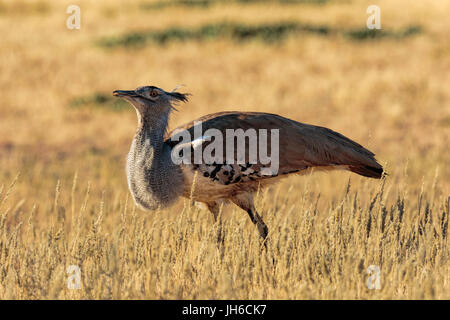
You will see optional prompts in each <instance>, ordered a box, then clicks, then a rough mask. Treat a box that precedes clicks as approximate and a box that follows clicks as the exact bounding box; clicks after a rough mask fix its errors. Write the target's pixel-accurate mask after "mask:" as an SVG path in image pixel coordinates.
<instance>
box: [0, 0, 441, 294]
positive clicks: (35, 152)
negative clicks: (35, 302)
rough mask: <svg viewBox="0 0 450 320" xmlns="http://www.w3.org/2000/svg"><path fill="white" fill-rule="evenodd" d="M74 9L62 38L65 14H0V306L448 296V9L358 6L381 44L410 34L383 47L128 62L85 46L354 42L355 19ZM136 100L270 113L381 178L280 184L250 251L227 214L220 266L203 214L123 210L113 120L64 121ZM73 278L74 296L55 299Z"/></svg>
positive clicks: (209, 53) (310, 13)
mask: <svg viewBox="0 0 450 320" xmlns="http://www.w3.org/2000/svg"><path fill="white" fill-rule="evenodd" d="M79 3H80V7H81V10H82V27H81V30H79V31H70V30H67V29H66V28H65V19H66V17H67V15H66V14H65V8H66V6H67V5H69V4H71V3H70V2H69V1H66V2H64V1H62V2H50V1H40V2H39V1H38V2H36V1H2V3H1V4H0V31H2V32H1V34H2V42H1V45H0V88H1V89H0V90H1V104H0V168H1V169H0V298H1V299H6V298H17V299H49V298H58V299H78V298H83V299H84V298H119V299H129V298H135V299H147V298H156V299H159V298H169V299H172V298H183V299H184V298H203V299H210V298H216V299H226V298H240V299H247V298H249V299H257V298H267V299H283V298H286V299H449V298H450V276H449V275H450V272H449V271H450V270H449V265H450V263H449V256H448V255H449V254H448V252H449V240H448V219H449V218H448V217H449V186H450V170H449V167H448V164H449V163H450V156H449V155H450V154H449V152H448V146H449V144H450V141H449V137H450V134H449V128H450V107H449V103H450V90H449V89H448V83H450V73H449V72H448V70H450V43H449V42H448V41H447V39H448V35H449V34H450V23H448V18H447V16H446V14H447V12H448V11H449V9H450V7H449V3H448V2H446V1H434V2H433V3H430V2H429V1H414V2H413V3H411V1H406V0H405V1H387V0H384V1H377V3H378V4H379V5H380V7H381V10H382V26H383V28H385V29H387V30H389V29H390V28H392V29H399V28H404V27H408V26H411V25H420V26H421V27H422V28H423V32H422V33H420V34H418V35H416V36H414V37H410V38H404V39H399V40H395V39H382V40H378V41H365V42H358V41H351V40H349V39H346V38H344V37H340V36H326V37H320V36H317V35H314V34H302V35H299V36H294V37H288V38H287V39H286V40H285V41H284V42H282V43H278V44H274V45H267V44H265V43H262V42H258V41H250V42H245V43H237V42H233V41H230V40H227V39H217V40H214V41H187V42H183V43H179V42H174V43H169V44H167V45H165V46H158V45H152V44H149V45H147V46H144V47H143V48H140V49H126V48H115V49H105V48H101V47H99V46H97V45H96V43H97V41H98V40H99V39H101V38H103V37H109V36H120V35H122V34H126V33H129V32H136V31H146V30H150V29H152V30H153V29H155V30H164V29H166V28H168V27H172V26H181V27H196V26H201V25H205V24H210V23H221V22H224V21H231V22H237V23H241V22H245V23H248V24H253V25H258V24H260V23H276V22H280V21H293V20H295V21H299V22H301V23H307V24H314V25H321V24H325V25H328V26H330V27H333V28H354V27H357V28H362V27H364V26H365V20H366V17H367V15H366V14H365V9H366V8H367V6H368V5H369V4H372V3H371V2H370V1H330V3H328V4H326V5H323V6H315V5H294V6H292V5H290V6H285V5H277V4H276V3H275V4H274V3H270V4H251V5H245V6H244V5H241V4H238V3H233V4H232V5H214V6H211V7H209V8H208V9H202V8H185V7H171V8H166V9H163V10H159V11H158V10H157V11H154V10H151V11H149V10H143V9H142V7H141V4H142V3H143V1H130V0H128V1H119V0H117V1H108V2H100V1H96V2H92V1H80V2H79ZM405 12H406V13H407V14H405ZM143 84H153V85H158V86H160V87H162V88H166V89H172V88H173V87H175V86H176V85H178V84H185V85H186V87H184V88H183V89H184V90H185V91H189V92H191V93H193V96H192V99H191V102H189V104H188V105H185V106H180V108H179V110H180V112H178V113H175V114H174V115H173V117H172V120H171V125H172V126H174V125H176V124H180V123H183V122H186V121H188V120H191V119H193V118H194V117H197V116H200V115H203V114H205V113H210V112H215V111H220V110H236V109H238V110H255V111H266V112H274V113H279V114H282V115H284V116H287V117H290V118H292V119H295V120H298V121H302V122H306V123H312V124H317V125H323V126H327V127H330V128H332V129H334V130H336V131H339V132H341V133H343V134H345V135H346V136H349V137H350V138H352V139H355V140H356V141H358V142H360V143H362V144H363V145H365V146H367V147H369V148H370V149H371V150H373V151H374V152H376V153H377V158H378V159H379V160H380V161H381V163H383V164H386V166H387V170H388V172H389V174H390V175H389V176H388V177H387V179H386V181H385V182H378V181H375V180H367V179H363V178H361V177H358V176H356V175H352V174H349V173H344V172H335V173H331V174H322V173H316V174H313V175H308V176H305V177H292V178H289V179H286V180H285V181H283V182H282V183H280V184H279V185H277V186H276V187H274V188H271V189H267V190H263V191H262V192H261V193H260V194H259V196H258V199H257V208H258V210H259V211H260V212H261V213H262V215H263V217H264V219H265V221H266V223H267V225H268V227H269V232H270V243H269V246H268V250H267V252H266V251H264V250H262V249H261V243H260V241H259V239H258V234H257V231H256V229H255V228H254V226H253V225H252V224H251V223H250V221H249V219H248V217H247V215H246V213H245V212H243V211H241V210H240V209H235V208H234V207H232V206H230V207H225V208H224V211H223V226H222V228H223V230H224V233H225V242H224V247H223V248H220V247H218V245H217V243H216V241H215V235H216V229H217V227H218V226H217V225H214V223H213V219H212V215H211V214H210V213H209V212H207V211H205V210H203V209H199V208H197V207H195V206H194V207H192V206H190V204H189V202H188V201H185V202H183V201H180V202H179V203H178V204H177V205H176V206H174V207H173V208H170V209H167V210H163V211H160V212H147V213H146V212H142V211H140V210H138V209H136V208H135V207H134V204H133V203H132V201H131V199H130V197H129V195H128V190H127V185H126V181H125V174H124V162H125V154H126V153H127V150H128V147H129V143H130V140H131V136H132V134H133V133H134V130H135V125H136V123H135V122H136V119H135V117H136V116H135V113H134V111H132V110H131V108H130V109H129V110H125V111H121V112H114V111H108V110H105V109H102V108H72V107H70V104H71V101H73V100H74V99H77V98H80V97H81V98H82V97H90V96H92V95H95V94H97V93H106V94H108V93H111V92H112V91H113V90H115V89H130V88H134V87H137V86H139V85H143ZM19 172H20V176H19V177H18V178H17V179H16V180H15V177H16V176H17V174H18V173H19ZM74 177H76V178H74ZM349 178H350V179H351V180H350V186H348V184H347V181H349ZM13 181H15V185H14V186H13V187H10V185H11V183H12V182H13ZM319 195H320V196H319ZM369 221H370V223H369ZM446 232H447V233H446ZM72 264H74V265H79V266H80V268H81V272H82V289H81V290H69V289H67V286H66V281H67V277H68V274H67V273H66V270H67V267H68V266H69V265H72ZM370 265H378V266H380V269H381V286H382V288H381V290H369V289H367V287H366V280H367V277H368V274H367V273H366V269H367V268H368V267H369V266H370Z"/></svg>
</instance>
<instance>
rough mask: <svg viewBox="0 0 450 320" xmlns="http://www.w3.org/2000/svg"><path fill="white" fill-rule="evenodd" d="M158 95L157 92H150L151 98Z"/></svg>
mask: <svg viewBox="0 0 450 320" xmlns="http://www.w3.org/2000/svg"><path fill="white" fill-rule="evenodd" d="M157 95H158V92H156V91H152V92H150V96H151V97H156V96H157Z"/></svg>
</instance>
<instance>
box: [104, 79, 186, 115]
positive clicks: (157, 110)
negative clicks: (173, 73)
mask: <svg viewBox="0 0 450 320" xmlns="http://www.w3.org/2000/svg"><path fill="white" fill-rule="evenodd" d="M113 95H114V96H116V97H119V98H123V99H125V100H127V101H128V102H130V103H131V104H132V105H133V106H134V107H135V108H136V110H137V111H138V114H140V115H141V116H144V115H151V116H152V117H155V118H156V117H158V116H159V115H164V114H168V113H169V112H170V111H171V110H172V109H173V108H174V107H173V106H174V105H176V104H177V103H179V102H186V101H187V100H188V96H189V94H186V93H179V92H175V90H174V91H172V92H167V91H164V90H163V89H161V88H158V87H154V86H145V87H139V88H137V89H136V90H116V91H114V92H113Z"/></svg>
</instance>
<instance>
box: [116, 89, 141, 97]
mask: <svg viewBox="0 0 450 320" xmlns="http://www.w3.org/2000/svg"><path fill="white" fill-rule="evenodd" d="M113 96H115V97H136V96H137V94H136V92H135V91H134V90H116V91H114V92H113Z"/></svg>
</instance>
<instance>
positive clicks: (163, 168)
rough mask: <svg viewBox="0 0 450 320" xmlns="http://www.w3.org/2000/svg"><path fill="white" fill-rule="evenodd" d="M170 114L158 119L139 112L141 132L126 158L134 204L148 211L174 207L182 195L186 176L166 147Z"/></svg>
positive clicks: (139, 128) (138, 131)
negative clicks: (173, 160)
mask: <svg viewBox="0 0 450 320" xmlns="http://www.w3.org/2000/svg"><path fill="white" fill-rule="evenodd" d="M169 112H170V110H167V111H166V112H164V113H162V114H159V115H158V116H156V117H155V115H154V114H153V115H152V114H150V112H146V113H144V114H140V112H139V111H138V118H139V119H138V122H139V123H138V129H137V131H136V134H135V136H134V138H133V141H132V143H131V148H130V152H129V153H128V158H127V166H126V171H127V180H128V186H129V188H130V191H131V194H132V195H133V198H134V200H135V202H136V203H137V204H138V205H139V206H140V207H141V208H142V209H146V210H154V209H157V208H164V207H167V206H170V205H171V204H173V203H174V202H175V201H176V200H177V198H178V197H179V196H180V195H181V194H182V192H183V174H182V171H181V169H180V167H179V166H177V165H175V164H174V163H173V162H172V159H171V156H170V154H171V151H172V150H171V148H170V147H169V146H168V145H167V144H165V143H164V133H165V131H166V129H167V125H168V120H169Z"/></svg>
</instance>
